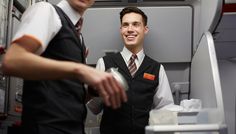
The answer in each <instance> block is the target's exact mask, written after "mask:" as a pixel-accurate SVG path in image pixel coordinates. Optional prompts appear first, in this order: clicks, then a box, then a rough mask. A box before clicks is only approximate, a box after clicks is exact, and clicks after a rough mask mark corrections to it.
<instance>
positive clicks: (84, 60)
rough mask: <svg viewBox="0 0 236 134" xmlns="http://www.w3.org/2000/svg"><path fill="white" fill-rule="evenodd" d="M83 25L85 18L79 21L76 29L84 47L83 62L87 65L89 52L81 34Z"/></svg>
mask: <svg viewBox="0 0 236 134" xmlns="http://www.w3.org/2000/svg"><path fill="white" fill-rule="evenodd" d="M82 25H83V18H82V17H80V19H79V21H78V22H77V23H76V24H75V28H76V32H77V35H78V37H79V39H80V43H81V45H82V51H83V62H84V63H86V56H87V50H86V46H85V44H84V40H83V35H82V33H81V29H82Z"/></svg>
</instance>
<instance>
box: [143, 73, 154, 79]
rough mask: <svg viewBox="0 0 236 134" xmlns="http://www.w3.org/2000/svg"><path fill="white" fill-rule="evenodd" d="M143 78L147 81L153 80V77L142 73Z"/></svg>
mask: <svg viewBox="0 0 236 134" xmlns="http://www.w3.org/2000/svg"><path fill="white" fill-rule="evenodd" d="M143 78H144V79H148V80H155V75H153V74H149V73H144V74H143Z"/></svg>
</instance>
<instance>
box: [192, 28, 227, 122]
mask: <svg viewBox="0 0 236 134" xmlns="http://www.w3.org/2000/svg"><path fill="white" fill-rule="evenodd" d="M190 97H191V98H195V99H201V101H202V106H203V108H207V109H208V108H212V109H214V110H212V112H215V113H214V114H213V113H211V114H209V122H212V123H224V122H225V121H224V120H225V118H224V105H223V99H222V91H221V83H220V76H219V70H218V64H217V60H216V53H215V47H214V42H213V38H212V36H211V34H210V33H209V32H207V33H205V35H203V37H202V39H201V41H200V43H199V46H198V48H197V51H196V53H195V54H194V56H193V59H192V63H191V94H190ZM215 116H217V119H216V118H215Z"/></svg>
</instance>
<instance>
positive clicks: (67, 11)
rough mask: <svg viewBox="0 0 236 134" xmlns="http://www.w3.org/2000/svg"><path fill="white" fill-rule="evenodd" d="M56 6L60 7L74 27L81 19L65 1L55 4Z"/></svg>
mask: <svg viewBox="0 0 236 134" xmlns="http://www.w3.org/2000/svg"><path fill="white" fill-rule="evenodd" d="M57 6H58V7H60V8H61V9H62V10H63V11H64V12H65V14H66V15H67V16H68V17H69V18H70V20H71V21H72V23H73V24H74V25H75V24H76V23H77V21H78V20H79V18H80V17H81V15H80V14H79V13H78V12H77V11H76V10H74V9H73V8H72V7H71V6H70V4H69V3H68V1H67V0H62V1H61V2H59V3H58V4H57Z"/></svg>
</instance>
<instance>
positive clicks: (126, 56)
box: [121, 47, 145, 63]
mask: <svg viewBox="0 0 236 134" xmlns="http://www.w3.org/2000/svg"><path fill="white" fill-rule="evenodd" d="M132 54H133V53H132V52H130V51H129V49H127V48H126V47H124V48H123V50H122V51H121V55H122V57H123V58H124V60H125V62H126V63H128V61H129V59H130V57H131V56H132ZM136 55H137V57H138V58H137V61H138V62H139V63H142V61H143V59H144V56H145V54H144V51H143V49H142V50H141V51H139V52H138V53H137V54H136Z"/></svg>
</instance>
